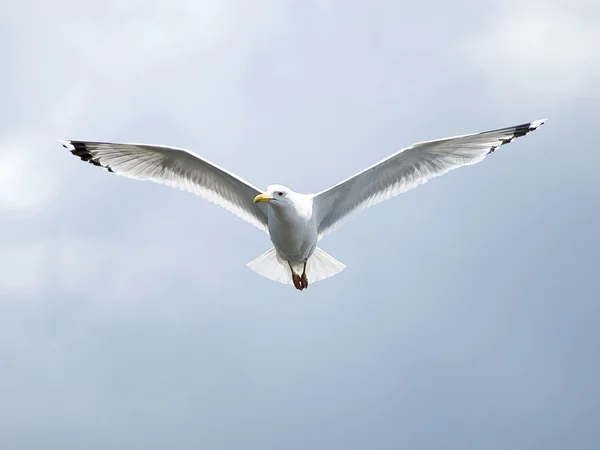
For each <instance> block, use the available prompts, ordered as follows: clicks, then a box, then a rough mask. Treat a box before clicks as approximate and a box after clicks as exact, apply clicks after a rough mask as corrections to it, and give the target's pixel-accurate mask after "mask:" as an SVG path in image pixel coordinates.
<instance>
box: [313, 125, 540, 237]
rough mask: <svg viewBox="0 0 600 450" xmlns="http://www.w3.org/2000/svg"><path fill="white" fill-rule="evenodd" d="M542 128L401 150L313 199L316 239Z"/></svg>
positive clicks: (471, 136) (520, 127)
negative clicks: (359, 214) (354, 216)
mask: <svg viewBox="0 0 600 450" xmlns="http://www.w3.org/2000/svg"><path fill="white" fill-rule="evenodd" d="M544 122H546V119H543V120H536V121H535V122H529V123H525V124H522V125H516V126H512V127H507V128H501V129H498V130H492V131H484V132H482V133H475V134H468V135H463V136H456V137H451V138H445V139H438V140H435V141H427V142H419V143H416V144H414V145H412V146H411V147H407V148H405V149H402V150H400V151H399V152H396V153H394V154H393V155H391V156H389V157H388V158H386V159H384V160H383V161H380V162H379V163H377V164H375V165H373V166H371V167H369V168H367V169H365V170H363V171H362V172H360V173H358V174H356V175H354V176H352V177H350V178H348V179H346V180H344V181H342V182H341V183H338V184H336V185H335V186H333V187H331V188H329V189H326V190H324V191H322V192H319V193H317V194H314V195H313V214H316V215H317V223H318V233H319V239H321V238H322V237H323V236H325V235H327V234H329V233H331V232H332V231H333V230H334V229H335V228H337V227H338V226H340V225H341V224H342V222H344V221H345V220H346V219H347V218H348V217H349V216H350V215H352V214H353V213H356V212H358V211H360V210H362V209H364V208H367V207H369V206H373V205H376V204H378V203H380V202H383V201H384V200H387V199H389V198H392V197H394V196H396V195H398V194H401V193H403V192H406V191H408V190H410V189H414V188H416V187H417V186H419V185H421V184H423V183H426V182H427V181H428V180H430V179H432V178H434V177H438V176H440V175H444V174H445V173H447V172H448V171H450V170H453V169H457V168H458V167H461V166H466V165H469V164H475V163H478V162H479V161H481V160H483V159H484V158H485V157H486V156H487V155H488V154H490V153H492V152H493V151H494V150H496V148H498V147H499V146H501V145H503V144H508V143H509V142H511V141H512V140H513V139H515V138H518V137H521V136H525V135H526V134H528V133H530V132H531V131H533V130H535V129H536V128H538V127H539V126H540V125H542V124H543V123H544Z"/></svg>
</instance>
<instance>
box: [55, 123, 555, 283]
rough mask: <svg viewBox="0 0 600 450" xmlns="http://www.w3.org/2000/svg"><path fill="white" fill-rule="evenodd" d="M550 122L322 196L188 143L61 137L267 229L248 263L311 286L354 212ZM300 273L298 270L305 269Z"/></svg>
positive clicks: (112, 164)
mask: <svg viewBox="0 0 600 450" xmlns="http://www.w3.org/2000/svg"><path fill="white" fill-rule="evenodd" d="M545 122H546V119H544V120H537V121H534V122H529V123H526V124H522V125H517V126H512V127H506V128H501V129H498V130H492V131H485V132H482V133H475V134H468V135H462V136H455V137H450V138H445V139H438V140H434V141H426V142H419V143H416V144H414V145H412V146H410V147H407V148H404V149H402V150H400V151H398V152H396V153H394V154H393V155H391V156H389V157H388V158H386V159H384V160H382V161H380V162H378V163H377V164H375V165H373V166H371V167H369V168H367V169H365V170H363V171H361V172H359V173H358V174H356V175H354V176H352V177H350V178H347V179H346V180H344V181H342V182H340V183H338V184H336V185H334V186H332V187H331V188H329V189H326V190H324V191H321V192H319V193H317V194H311V195H305V194H299V193H297V192H294V191H292V190H291V189H289V188H286V187H285V186H281V185H271V186H269V187H268V188H267V190H266V192H265V193H261V191H260V190H259V189H258V188H256V187H255V186H253V185H251V184H250V183H248V182H247V181H245V180H243V179H242V178H240V177H238V176H237V175H235V174H233V173H231V172H229V171H227V170H225V169H222V168H220V167H218V166H216V165H215V164H213V163H211V162H209V161H207V160H205V159H203V158H201V157H200V156H198V155H195V154H194V153H191V152H189V151H187V150H185V149H181V148H176V147H166V146H159V145H148V144H120V143H109V142H90V141H61V143H62V144H63V145H64V146H65V147H66V148H68V149H69V150H71V153H72V154H73V155H75V156H78V157H79V158H81V159H82V160H83V161H88V162H90V163H91V164H94V165H96V166H99V167H103V168H105V169H106V170H108V171H110V172H114V173H116V174H118V175H123V176H126V177H129V178H134V179H138V180H150V181H154V182H156V183H162V184H166V185H168V186H172V187H176V188H179V189H182V190H185V191H188V192H192V193H194V194H196V195H198V196H199V197H201V198H204V199H206V200H208V201H210V202H213V203H215V204H217V205H219V206H221V207H223V208H225V209H227V210H228V211H231V212H232V213H234V214H236V215H237V216H239V217H241V218H242V219H244V220H246V221H247V222H248V223H250V224H252V225H254V226H256V227H257V228H259V229H261V230H263V231H265V232H267V233H268V234H269V235H270V238H271V241H272V243H273V245H274V247H273V248H272V249H270V250H268V251H267V252H266V253H264V254H263V255H261V256H259V257H258V258H256V259H255V260H253V261H251V262H250V263H249V264H248V267H250V268H251V269H252V270H254V271H255V272H257V273H259V274H261V275H263V276H265V277H267V278H269V279H271V280H274V281H278V282H282V283H286V284H292V283H293V284H294V286H295V287H296V288H297V289H300V290H303V289H305V288H306V287H308V282H309V280H310V282H316V281H319V280H322V279H325V278H328V277H330V276H333V275H335V274H336V273H338V272H340V271H342V270H343V269H344V267H345V266H344V265H343V264H342V263H340V262H339V261H337V260H336V259H334V258H333V257H331V256H330V255H328V254H327V253H325V252H324V251H322V250H321V249H319V248H318V247H317V242H318V241H319V240H320V239H321V238H323V237H324V236H326V235H327V234H329V233H331V232H332V231H333V230H335V229H336V228H337V227H339V226H340V225H341V224H342V223H343V222H344V221H345V220H347V219H348V218H349V217H350V216H351V215H352V214H354V213H356V212H358V211H360V210H362V209H364V208H367V207H369V206H373V205H376V204H378V203H381V202H382V201H384V200H387V199H389V198H391V197H394V196H396V195H398V194H401V193H403V192H406V191H408V190H410V189H413V188H415V187H417V186H419V185H421V184H423V183H425V182H427V181H428V180H430V179H432V178H434V177H437V176H440V175H443V174H445V173H447V172H448V171H450V170H453V169H456V168H458V167H461V166H465V165H470V164H475V163H478V162H480V161H481V160H483V159H484V158H485V157H486V156H487V155H488V154H490V153H491V152H493V151H494V150H496V149H497V148H498V147H499V146H501V145H503V144H508V143H509V142H511V141H512V140H513V139H514V138H517V137H520V136H524V135H526V134H528V133H530V132H531V131H533V130H535V129H536V128H538V127H539V126H540V125H542V124H543V123H545ZM300 273H301V275H300Z"/></svg>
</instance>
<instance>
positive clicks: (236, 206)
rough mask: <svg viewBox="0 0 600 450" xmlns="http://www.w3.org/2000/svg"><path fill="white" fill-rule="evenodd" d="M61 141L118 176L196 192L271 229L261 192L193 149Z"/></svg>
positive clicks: (70, 148)
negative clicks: (198, 154) (259, 198)
mask: <svg viewBox="0 0 600 450" xmlns="http://www.w3.org/2000/svg"><path fill="white" fill-rule="evenodd" d="M60 142H61V143H62V144H63V146H64V147H65V148H67V149H69V150H71V153H72V154H73V155H75V156H78V157H79V158H81V160H83V161H87V162H89V163H91V164H94V165H95V166H99V167H103V168H104V169H106V170H108V171H109V172H114V173H116V174H118V175H123V176H126V177H129V178H134V179H137V180H149V181H153V182H155V183H161V184H165V185H167V186H171V187H174V188H179V189H181V190H184V191H187V192H191V193H194V194H196V195H198V196H199V197H201V198H203V199H205V200H208V201H210V202H212V203H215V204H217V205H219V206H221V207H223V208H225V209H226V210H228V211H230V212H232V213H234V214H236V215H237V216H239V217H240V218H242V219H244V220H245V221H247V222H249V223H250V224H252V225H254V226H255V227H257V228H259V229H261V230H263V231H265V232H268V229H267V210H266V205H265V204H264V203H258V204H257V203H254V197H256V195H258V194H260V193H261V192H260V191H259V190H258V189H257V188H256V187H254V186H252V185H251V184H249V183H247V182H246V181H244V180H243V179H241V178H240V177H238V176H237V175H235V174H233V173H231V172H228V171H226V170H225V169H222V168H220V167H218V166H216V165H215V164H213V163H211V162H209V161H207V160H205V159H203V158H201V157H199V156H197V155H195V154H193V153H192V152H190V151H187V150H184V149H181V148H176V147H166V146H160V145H147V144H118V143H110V142H88V141H60Z"/></svg>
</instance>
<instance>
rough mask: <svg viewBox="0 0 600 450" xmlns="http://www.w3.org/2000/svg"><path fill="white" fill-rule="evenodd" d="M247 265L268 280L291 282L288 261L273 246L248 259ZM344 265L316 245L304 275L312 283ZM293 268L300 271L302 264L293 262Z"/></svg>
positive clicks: (340, 269)
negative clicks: (254, 257) (250, 259)
mask: <svg viewBox="0 0 600 450" xmlns="http://www.w3.org/2000/svg"><path fill="white" fill-rule="evenodd" d="M248 267H249V268H250V269H252V270H253V271H254V272H256V273H257V274H259V275H262V276H263V277H266V278H268V279H270V280H273V281H277V282H279V283H283V284H293V283H292V274H291V272H290V268H289V266H288V263H287V261H286V260H284V259H283V258H281V257H280V256H279V254H278V253H277V250H275V247H273V248H271V249H270V250H268V251H266V252H265V253H263V254H262V255H260V256H259V257H258V258H256V259H254V260H252V261H250V262H249V263H248ZM345 267H346V266H345V265H344V264H343V263H341V262H339V261H338V260H337V259H335V258H334V257H333V256H331V255H329V254H327V253H325V252H324V251H323V250H321V249H320V248H319V247H317V248H316V249H315V252H314V253H313V254H312V256H311V257H310V258H309V259H308V262H307V264H306V276H307V277H308V282H309V283H310V284H312V283H315V282H317V281H321V280H324V279H326V278H329V277H332V276H334V275H336V274H338V273H340V272H341V271H342V270H344V268H345ZM294 270H295V271H296V272H297V273H302V264H295V265H294Z"/></svg>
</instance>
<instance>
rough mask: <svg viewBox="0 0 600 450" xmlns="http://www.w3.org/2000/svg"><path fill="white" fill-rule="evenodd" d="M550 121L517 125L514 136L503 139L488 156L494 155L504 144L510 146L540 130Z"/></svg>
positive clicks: (491, 149)
mask: <svg viewBox="0 0 600 450" xmlns="http://www.w3.org/2000/svg"><path fill="white" fill-rule="evenodd" d="M547 120H548V119H542V120H535V121H533V122H527V123H524V124H521V125H517V126H516V127H514V130H513V132H512V136H510V137H508V138H506V139H503V140H502V141H501V142H500V144H498V145H495V146H493V147H492V148H490V151H489V152H488V155H489V154H490V153H494V151H495V150H496V149H497V148H498V147H500V146H501V145H504V144H510V143H511V142H512V140H513V139H516V138H520V137H522V136H525V135H527V134H529V133H531V132H532V131H534V130H536V129H538V128H539V127H540V126H542V125H543V124H545V123H546V121H547Z"/></svg>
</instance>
